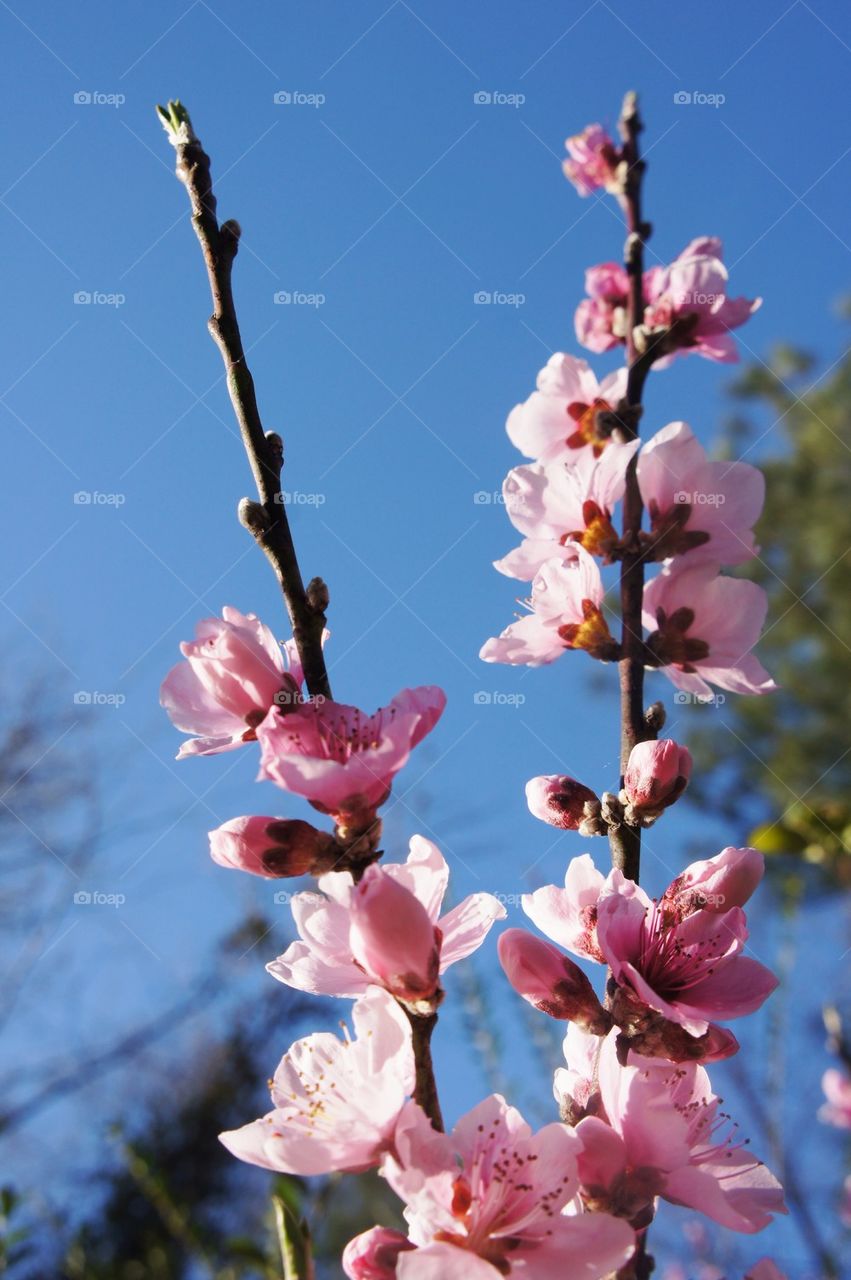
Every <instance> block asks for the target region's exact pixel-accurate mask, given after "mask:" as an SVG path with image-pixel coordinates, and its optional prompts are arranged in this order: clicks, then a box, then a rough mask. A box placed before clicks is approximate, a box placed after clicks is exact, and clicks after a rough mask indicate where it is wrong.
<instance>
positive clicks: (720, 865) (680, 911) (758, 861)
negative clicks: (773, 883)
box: [659, 848, 765, 921]
mask: <svg viewBox="0 0 851 1280" xmlns="http://www.w3.org/2000/svg"><path fill="white" fill-rule="evenodd" d="M764 873H765V859H764V857H763V856H762V854H761V853H759V852H758V851H757V850H756V849H732V848H727V849H722V851H721V852H720V853H719V854H716V856H715V857H714V858H707V859H705V860H704V861H702V862H693V863H692V864H691V866H690V867H686V869H685V871H684V872H683V873H682V874H681V875H679V876H677V878H676V880H673V881H672V882H671V884H669V885H668V888H667V889H666V890H665V893H664V895H663V897H662V899H661V902H660V903H659V905H660V907H661V908H662V910H663V911H664V912H665V914H666V916H670V917H671V918H672V920H674V921H679V920H684V919H685V917H686V916H690V915H691V914H692V912H694V911H714V912H716V913H722V912H724V911H730V910H731V909H732V908H733V907H743V906H744V905H745V903H746V902H747V901H748V899H749V898H750V896H751V894H752V893H753V892H754V890H755V889H756V887H757V885H758V884H759V882H760V881H761V880H762V877H763V875H764Z"/></svg>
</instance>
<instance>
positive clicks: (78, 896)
mask: <svg viewBox="0 0 851 1280" xmlns="http://www.w3.org/2000/svg"><path fill="white" fill-rule="evenodd" d="M91 900H92V895H91V894H90V893H89V892H88V890H87V889H78V890H77V892H76V893H75V894H74V906H75V907H87V906H89V905H90V903H91Z"/></svg>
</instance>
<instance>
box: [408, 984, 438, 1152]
mask: <svg viewBox="0 0 851 1280" xmlns="http://www.w3.org/2000/svg"><path fill="white" fill-rule="evenodd" d="M402 1007H403V1008H405V1006H404V1005H403V1006H402ZM405 1012H406V1013H407V1015H408V1021H409V1022H410V1024H411V1038H412V1043H413V1049H414V1062H415V1063H416V1086H415V1088H414V1102H418V1103H419V1104H420V1106H421V1107H422V1109H423V1111H424V1112H425V1113H426V1115H427V1116H428V1118H429V1120H430V1121H431V1123H432V1127H433V1128H435V1129H437V1131H438V1133H443V1115H442V1113H441V1110H440V1100H439V1098H438V1096H437V1081H436V1080H435V1076H434V1064H433V1063H432V1060H431V1037H432V1032H433V1031H434V1028H435V1027H436V1026H437V1014H436V1013H431V1014H427V1015H426V1016H425V1017H423V1016H421V1015H419V1014H416V1013H411V1011H410V1009H405Z"/></svg>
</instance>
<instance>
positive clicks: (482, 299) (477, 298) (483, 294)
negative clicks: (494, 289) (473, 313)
mask: <svg viewBox="0 0 851 1280" xmlns="http://www.w3.org/2000/svg"><path fill="white" fill-rule="evenodd" d="M490 300H491V296H490V293H489V292H488V290H487V289H480V290H479V291H478V293H474V294H473V302H474V303H475V305H476V306H477V307H484V306H487V304H488V303H489V302H490Z"/></svg>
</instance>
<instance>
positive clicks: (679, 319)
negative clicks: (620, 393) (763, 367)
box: [576, 236, 762, 368]
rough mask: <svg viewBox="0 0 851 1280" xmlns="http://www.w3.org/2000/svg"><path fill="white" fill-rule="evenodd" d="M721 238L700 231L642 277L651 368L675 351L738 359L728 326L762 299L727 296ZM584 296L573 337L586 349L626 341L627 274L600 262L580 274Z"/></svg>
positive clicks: (735, 325) (735, 324)
mask: <svg viewBox="0 0 851 1280" xmlns="http://www.w3.org/2000/svg"><path fill="white" fill-rule="evenodd" d="M721 254H722V248H721V241H720V240H718V239H717V238H716V237H714V236H700V237H698V238H697V239H696V240H692V241H691V243H690V244H688V245H686V247H685V249H683V251H682V253H681V254H679V256H678V257H677V258H675V259H674V261H673V262H672V263H671V265H670V266H668V267H652V268H651V269H650V270H649V271H645V273H644V278H643V294H644V310H643V314H642V316H641V318H640V324H641V325H642V327H643V329H644V330H645V333H646V336H647V342H648V344H649V345H650V346H651V349H652V346H653V344H655V345H656V346H657V347H658V351H659V358H658V359H657V361H656V362H655V363H656V367H657V368H659V367H661V366H663V365H666V364H669V363H670V361H671V360H672V359H673V357H674V356H676V355H689V354H692V353H694V354H697V355H702V356H706V357H707V359H709V360H720V361H722V362H729V361H735V360H738V358H739V357H738V352H737V349H736V344H735V341H734V340H733V338H732V337H731V336H730V330H731V329H737V328H738V327H739V325H741V324H744V322H745V320H747V319H748V317H749V316H751V315H753V313H754V311H756V310H757V308H758V307H759V306H760V305H761V302H762V299H760V298H757V299H755V300H753V301H751V300H749V299H748V298H728V297H727V279H728V277H727V269H726V267H725V266H724V263H723V262H722V260H721ZM585 291H586V293H587V294H588V297H587V298H586V299H584V300H583V301H582V302H580V304H579V306H578V307H577V310H576V336H577V337H578V339H579V341H580V342H581V343H582V345H583V346H584V347H588V348H589V349H590V350H591V351H597V352H602V351H609V350H611V348H612V347H616V346H618V345H620V344H621V343H623V342H625V341H626V315H627V313H626V304H627V297H628V294H629V277H628V276H627V274H626V271H625V270H624V268H623V267H622V266H621V264H620V263H618V262H603V263H601V264H600V265H599V266H596V267H590V268H589V269H588V270H587V271H586V273H585Z"/></svg>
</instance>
